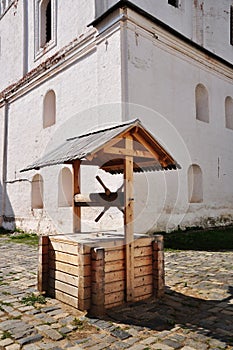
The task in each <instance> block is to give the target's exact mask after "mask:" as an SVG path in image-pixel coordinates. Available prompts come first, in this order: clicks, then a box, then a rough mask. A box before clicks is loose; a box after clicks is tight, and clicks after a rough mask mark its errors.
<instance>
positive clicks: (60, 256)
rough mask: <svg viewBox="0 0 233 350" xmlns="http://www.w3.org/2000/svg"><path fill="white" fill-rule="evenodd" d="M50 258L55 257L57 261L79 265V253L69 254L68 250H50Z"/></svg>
mask: <svg viewBox="0 0 233 350" xmlns="http://www.w3.org/2000/svg"><path fill="white" fill-rule="evenodd" d="M49 256H50V259H55V260H56V261H61V262H64V263H66V264H72V265H77V264H78V257H77V255H73V254H68V253H66V252H64V253H63V252H59V251H55V250H50V252H49Z"/></svg>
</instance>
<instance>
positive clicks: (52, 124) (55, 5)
mask: <svg viewBox="0 0 233 350" xmlns="http://www.w3.org/2000/svg"><path fill="white" fill-rule="evenodd" d="M232 68H233V0H222V1H218V0H132V1H117V0H15V1H14V0H11V1H10V0H8V1H7V0H1V1H0V69H1V71H0V72H1V74H0V91H2V92H1V94H0V118H1V123H0V135H1V142H0V157H1V161H0V174H1V188H0V193H1V200H0V215H1V218H2V224H3V225H4V226H5V227H11V226H12V225H16V226H18V227H21V228H22V229H25V230H36V231H38V232H54V231H59V232H64V233H67V232H70V231H71V230H72V222H71V221H72V207H71V206H72V191H71V189H72V173H71V171H72V169H71V168H70V166H69V165H64V166H60V165H57V166H54V167H47V168H43V169H40V170H35V171H29V172H25V173H24V172H20V170H21V169H22V168H24V167H26V166H27V165H28V164H31V163H33V162H34V161H35V160H36V159H38V158H40V157H41V156H43V155H44V154H45V153H47V152H48V151H49V150H50V149H53V148H54V147H56V146H57V145H58V144H59V143H60V142H62V141H63V140H65V139H66V138H68V137H73V136H76V135H80V134H84V133H86V132H89V131H90V130H92V129H97V128H101V127H105V126H106V125H113V124H116V123H121V122H124V121H126V120H130V119H134V118H139V119H140V120H141V121H142V123H143V124H145V126H146V127H147V128H148V129H149V130H150V131H151V132H152V133H153V134H154V136H155V137H156V138H157V139H158V140H159V141H160V142H161V143H162V144H163V145H164V146H165V148H166V149H167V150H168V151H169V152H170V153H171V154H172V155H173V157H174V158H175V159H176V160H177V161H178V163H179V164H180V165H181V167H182V169H181V170H179V171H177V172H176V171H171V172H166V173H163V172H161V173H159V172H158V173H146V175H145V174H144V175H141V174H138V175H135V181H136V191H135V192H136V193H135V205H136V213H137V214H136V216H135V221H136V222H135V228H136V231H137V232H146V231H154V230H159V231H160V230H172V229H176V228H177V227H178V226H180V227H190V226H204V227H206V226H213V225H227V224H232V223H233V186H232V179H233V152H232V146H233V85H232V83H233V69H232ZM97 173H98V174H100V171H98V169H95V168H93V169H92V171H91V172H90V171H89V169H88V170H86V169H84V171H83V177H82V191H83V192H90V191H97V190H99V189H100V187H99V185H98V184H97V183H96V182H95V180H94V176H95V175H96V174H97ZM101 176H102V177H103V178H104V179H105V181H106V183H107V184H108V186H109V187H111V188H113V189H115V188H117V187H119V186H120V183H121V181H122V180H121V178H120V177H118V176H116V177H112V176H110V175H105V174H102V173H101ZM101 210H102V209H101V208H100V209H98V213H99V211H101ZM98 213H97V212H96V209H95V210H94V209H91V208H88V209H86V211H85V216H84V219H85V220H84V225H83V227H84V229H86V230H93V229H97V228H100V229H108V228H115V229H118V228H120V227H121V226H122V225H123V222H122V214H121V213H120V212H119V211H117V210H112V211H109V214H106V215H105V216H104V217H103V219H102V220H101V222H100V223H99V224H95V223H94V221H93V219H94V218H95V216H96V215H97V214H98Z"/></svg>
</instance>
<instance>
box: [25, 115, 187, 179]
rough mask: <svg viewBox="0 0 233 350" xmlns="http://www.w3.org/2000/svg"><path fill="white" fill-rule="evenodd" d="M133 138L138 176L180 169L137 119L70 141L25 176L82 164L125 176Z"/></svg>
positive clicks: (36, 163) (28, 167)
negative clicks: (127, 146) (128, 143)
mask: <svg viewBox="0 0 233 350" xmlns="http://www.w3.org/2000/svg"><path fill="white" fill-rule="evenodd" d="M129 134H130V135H131V136H132V137H133V143H134V151H133V154H132V155H133V157H134V171H135V172H143V171H155V170H172V169H178V168H180V166H179V165H178V163H177V162H176V161H175V160H174V159H173V157H172V156H171V155H170V154H169V153H168V152H167V151H166V150H165V149H164V147H163V146H161V145H160V144H159V143H158V142H157V141H156V140H155V138H154V137H153V136H152V135H151V134H150V133H149V131H147V130H146V129H145V128H144V127H143V126H142V124H141V122H140V120H138V119H135V120H131V121H128V122H125V123H121V124H119V125H117V126H112V127H109V128H105V129H101V130H97V131H93V132H90V133H88V134H85V135H80V136H77V137H74V138H70V139H67V140H66V141H65V142H64V143H63V144H61V145H60V146H59V147H57V148H56V149H54V150H53V151H51V152H49V153H48V154H46V155H45V156H44V157H42V158H41V159H39V160H37V161H36V162H35V163H33V164H31V165H28V166H27V167H26V168H24V169H22V170H21V172H23V171H28V170H32V169H39V168H43V167H46V166H51V165H57V164H64V163H65V164H67V163H73V162H74V161H75V160H80V161H81V162H82V164H85V165H97V166H99V167H100V168H101V169H103V170H105V171H107V172H109V173H111V174H117V173H123V171H124V157H125V155H126V154H127V150H126V149H125V148H124V139H125V137H126V136H127V135H129ZM113 146H114V147H113Z"/></svg>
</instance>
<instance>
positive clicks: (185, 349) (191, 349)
mask: <svg viewBox="0 0 233 350" xmlns="http://www.w3.org/2000/svg"><path fill="white" fill-rule="evenodd" d="M181 350H196V349H194V348H190V346H184V347H183V348H182V349H181Z"/></svg>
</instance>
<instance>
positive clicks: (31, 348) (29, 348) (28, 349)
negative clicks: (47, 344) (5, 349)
mask: <svg viewBox="0 0 233 350" xmlns="http://www.w3.org/2000/svg"><path fill="white" fill-rule="evenodd" d="M40 349H41V348H40V347H39V346H38V345H36V344H29V345H25V346H24V347H23V350H40Z"/></svg>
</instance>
